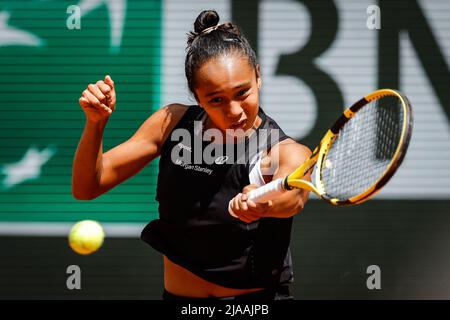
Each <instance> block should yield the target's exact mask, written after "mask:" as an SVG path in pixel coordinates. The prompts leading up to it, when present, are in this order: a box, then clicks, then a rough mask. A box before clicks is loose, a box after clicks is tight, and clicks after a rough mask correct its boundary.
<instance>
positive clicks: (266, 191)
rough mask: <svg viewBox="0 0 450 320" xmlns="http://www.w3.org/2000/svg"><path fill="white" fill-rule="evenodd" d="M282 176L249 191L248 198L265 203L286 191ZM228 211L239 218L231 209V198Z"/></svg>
mask: <svg viewBox="0 0 450 320" xmlns="http://www.w3.org/2000/svg"><path fill="white" fill-rule="evenodd" d="M283 180H284V179H282V178H279V179H276V180H273V181H272V182H270V183H268V184H265V185H263V186H262V187H259V188H257V189H254V190H252V191H250V192H249V193H248V199H249V200H252V201H254V202H258V203H264V202H267V201H269V200H272V199H274V198H275V197H276V196H279V195H280V194H282V193H283V192H284V189H283ZM228 212H229V213H230V215H231V216H233V217H235V218H237V217H238V216H237V215H236V214H235V213H234V212H233V209H231V200H230V202H229V203H228Z"/></svg>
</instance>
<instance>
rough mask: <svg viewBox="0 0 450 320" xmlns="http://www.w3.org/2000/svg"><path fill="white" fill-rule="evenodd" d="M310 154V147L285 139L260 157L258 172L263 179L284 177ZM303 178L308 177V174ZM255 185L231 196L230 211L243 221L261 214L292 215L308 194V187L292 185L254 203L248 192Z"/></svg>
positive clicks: (298, 209) (281, 216) (253, 218)
mask: <svg viewBox="0 0 450 320" xmlns="http://www.w3.org/2000/svg"><path fill="white" fill-rule="evenodd" d="M310 155H311V151H310V150H309V149H308V148H307V147H305V146H304V145H301V144H299V143H297V142H295V141H294V140H292V139H286V140H284V141H282V142H280V143H279V144H277V145H276V146H274V147H273V148H272V150H271V152H270V153H269V154H268V155H267V157H266V158H265V159H263V161H262V163H263V164H262V166H261V173H262V174H263V176H264V178H265V180H266V182H270V181H272V180H275V179H278V178H284V177H285V176H287V175H288V174H290V173H291V172H292V171H294V170H295V169H296V168H297V167H299V166H300V165H301V164H302V163H303V162H304V161H305V160H306V159H308V157H309V156H310ZM273 167H275V171H274V172H273V173H271V171H273V170H271V168H273ZM303 179H305V180H308V181H309V180H310V176H309V174H308V175H306V176H305V177H303ZM256 188H257V186H256V185H249V186H246V187H245V188H244V189H243V190H242V193H240V194H238V195H237V196H236V197H234V198H233V200H232V205H231V208H232V210H233V212H234V213H235V214H236V215H237V216H238V217H239V219H241V220H243V221H245V222H252V221H255V220H258V219H259V218H262V217H275V218H288V217H292V216H293V215H295V214H297V213H299V212H300V211H302V210H303V208H304V206H305V203H306V201H307V200H308V195H309V191H307V190H302V189H294V190H290V191H286V192H285V193H283V194H282V195H280V196H278V197H277V198H276V199H273V200H271V201H268V202H266V203H254V202H253V201H251V200H248V198H247V194H248V192H250V191H251V190H253V189H256Z"/></svg>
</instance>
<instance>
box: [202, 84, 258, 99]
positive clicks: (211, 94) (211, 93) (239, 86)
mask: <svg viewBox="0 0 450 320" xmlns="http://www.w3.org/2000/svg"><path fill="white" fill-rule="evenodd" d="M250 84H251V81H247V82H244V83H241V84H240V85H238V86H236V87H234V88H233V89H238V88H242V87H246V86H248V85H250ZM222 91H223V90H216V91H213V92H210V93H207V94H206V95H205V97H210V96H213V95H215V94H218V93H220V92H222Z"/></svg>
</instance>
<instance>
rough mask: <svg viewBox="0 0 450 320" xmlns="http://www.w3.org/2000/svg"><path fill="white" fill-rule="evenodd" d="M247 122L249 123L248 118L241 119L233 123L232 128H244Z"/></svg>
mask: <svg viewBox="0 0 450 320" xmlns="http://www.w3.org/2000/svg"><path fill="white" fill-rule="evenodd" d="M246 124H247V119H244V120H241V121H239V122H236V123H234V124H232V125H231V126H230V128H231V129H233V130H237V129H244V128H245V125H246Z"/></svg>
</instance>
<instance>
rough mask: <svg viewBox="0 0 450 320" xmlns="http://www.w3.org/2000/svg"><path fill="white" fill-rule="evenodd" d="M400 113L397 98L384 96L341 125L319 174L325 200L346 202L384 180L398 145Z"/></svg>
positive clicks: (400, 126) (400, 109)
mask: <svg viewBox="0 0 450 320" xmlns="http://www.w3.org/2000/svg"><path fill="white" fill-rule="evenodd" d="M402 110H403V109H402V105H401V101H400V100H399V99H398V98H396V97H391V96H386V97H383V98H380V99H379V100H375V101H372V102H370V103H369V104H367V105H365V106H364V107H363V108H362V109H361V110H360V111H358V112H357V113H356V114H355V116H354V117H353V118H351V119H350V120H349V121H348V122H347V123H346V124H345V125H344V127H343V128H342V129H341V130H340V132H339V136H338V137H337V139H336V141H335V142H334V143H333V145H332V146H331V148H330V150H329V152H328V154H327V155H326V157H325V159H324V162H323V164H322V171H321V172H320V174H321V180H322V183H323V186H324V189H325V192H326V194H327V196H328V197H330V198H338V199H339V200H341V201H345V200H347V199H349V198H352V197H355V196H357V195H360V194H362V193H364V192H366V191H367V190H368V189H369V188H370V187H372V186H373V185H374V184H375V183H376V182H377V181H378V180H379V179H380V178H381V177H382V176H383V174H384V173H385V172H386V169H387V167H388V166H389V164H390V163H391V161H392V159H393V157H394V155H395V151H396V150H397V146H398V144H399V143H400V137H401V130H402V121H403V114H402V113H403V111H402Z"/></svg>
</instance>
